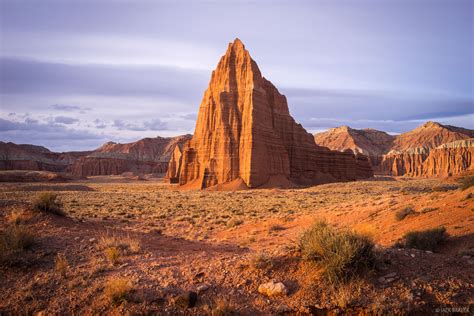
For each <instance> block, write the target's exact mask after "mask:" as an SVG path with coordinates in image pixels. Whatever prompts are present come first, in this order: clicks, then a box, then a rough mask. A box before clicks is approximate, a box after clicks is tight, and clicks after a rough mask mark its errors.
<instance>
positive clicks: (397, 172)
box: [315, 121, 474, 176]
mask: <svg viewBox="0 0 474 316" xmlns="http://www.w3.org/2000/svg"><path fill="white" fill-rule="evenodd" d="M366 131H367V130H356V129H351V128H349V127H344V126H343V127H339V128H334V129H330V130H329V131H327V132H324V133H319V134H316V135H315V142H316V143H317V144H324V145H326V146H328V147H329V148H331V149H335V150H347V149H349V150H352V151H354V152H363V153H366V154H368V155H369V157H370V160H371V164H372V167H373V169H374V172H375V173H377V174H385V175H393V176H402V175H408V176H448V175H452V174H459V173H462V172H464V171H467V170H471V169H473V168H474V167H473V165H472V162H471V161H472V160H471V158H470V157H471V151H472V149H470V148H472V142H471V141H470V140H469V139H470V138H472V137H474V131H473V130H469V129H465V128H460V127H455V126H450V125H442V124H440V123H437V122H431V121H429V122H426V123H425V124H423V125H421V126H419V127H417V128H415V129H414V130H412V131H409V132H406V133H403V134H400V135H398V136H390V135H388V134H386V133H384V132H380V131H377V134H378V135H383V134H385V135H387V136H389V137H385V139H384V138H382V137H379V138H378V140H380V142H379V143H375V144H374V143H373V142H372V143H371V142H369V141H367V140H368V139H369V137H368V136H367V134H366ZM461 148H462V149H461ZM440 160H441V161H442V162H440Z"/></svg>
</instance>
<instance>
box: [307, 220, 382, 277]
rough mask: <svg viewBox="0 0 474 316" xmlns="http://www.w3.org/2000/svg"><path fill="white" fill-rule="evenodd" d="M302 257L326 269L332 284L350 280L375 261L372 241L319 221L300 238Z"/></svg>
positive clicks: (325, 272)
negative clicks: (337, 229)
mask: <svg viewBox="0 0 474 316" xmlns="http://www.w3.org/2000/svg"><path fill="white" fill-rule="evenodd" d="M299 245H300V249H301V252H302V255H303V258H304V259H306V260H309V261H314V262H315V263H317V264H318V265H319V266H321V267H322V268H323V269H324V276H325V277H326V279H327V280H328V281H329V282H330V283H331V284H337V283H340V282H343V281H347V280H349V279H351V278H352V277H354V276H356V275H357V274H358V273H359V272H360V271H361V270H362V269H364V268H367V267H370V266H372V265H373V264H374V262H375V252H374V249H373V248H374V243H373V241H372V240H371V239H370V238H369V237H367V236H364V235H360V234H357V233H354V232H351V231H336V230H335V229H334V228H332V227H331V226H329V225H328V224H327V223H326V222H323V221H319V222H316V223H315V224H314V225H313V226H311V227H310V228H309V229H308V230H307V231H305V232H304V233H303V235H302V236H301V238H300V244H299Z"/></svg>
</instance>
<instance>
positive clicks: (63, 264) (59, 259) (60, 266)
mask: <svg viewBox="0 0 474 316" xmlns="http://www.w3.org/2000/svg"><path fill="white" fill-rule="evenodd" d="M54 268H55V269H56V271H57V272H58V273H60V274H61V276H62V277H63V278H64V277H66V274H67V271H68V269H69V261H68V260H67V258H66V255H65V254H63V253H58V254H57V256H56V259H55V260H54Z"/></svg>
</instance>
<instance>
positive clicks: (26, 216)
mask: <svg viewBox="0 0 474 316" xmlns="http://www.w3.org/2000/svg"><path fill="white" fill-rule="evenodd" d="M31 218H32V215H31V214H30V213H27V212H26V211H24V210H15V211H12V212H11V213H10V214H9V215H7V223H9V224H11V225H19V224H24V223H26V222H28V221H29V220H30V219H31Z"/></svg>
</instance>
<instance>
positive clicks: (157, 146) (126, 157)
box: [71, 135, 191, 176]
mask: <svg viewBox="0 0 474 316" xmlns="http://www.w3.org/2000/svg"><path fill="white" fill-rule="evenodd" d="M190 138H191V136H190V135H184V136H178V137H169V138H165V137H155V138H144V139H141V140H139V141H137V142H133V143H127V144H117V143H113V142H109V143H106V144H104V145H103V146H102V147H100V148H98V149H96V150H95V151H93V152H92V153H90V154H89V155H87V156H85V157H81V158H80V159H78V160H76V161H75V162H74V163H73V164H72V166H71V173H72V174H73V175H74V176H98V175H120V174H122V173H124V172H133V173H138V174H145V173H160V174H161V173H166V172H167V169H168V162H169V160H170V157H171V156H172V153H173V150H174V149H175V147H176V146H178V144H182V143H184V142H185V141H187V140H189V139H190Z"/></svg>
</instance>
